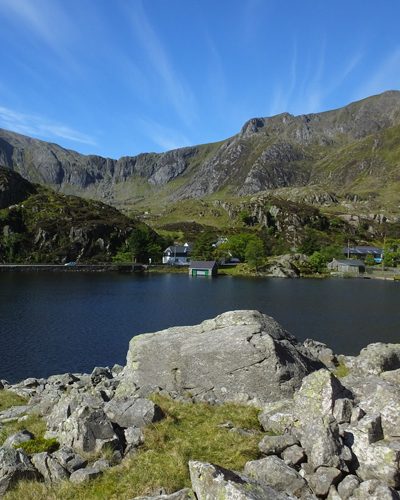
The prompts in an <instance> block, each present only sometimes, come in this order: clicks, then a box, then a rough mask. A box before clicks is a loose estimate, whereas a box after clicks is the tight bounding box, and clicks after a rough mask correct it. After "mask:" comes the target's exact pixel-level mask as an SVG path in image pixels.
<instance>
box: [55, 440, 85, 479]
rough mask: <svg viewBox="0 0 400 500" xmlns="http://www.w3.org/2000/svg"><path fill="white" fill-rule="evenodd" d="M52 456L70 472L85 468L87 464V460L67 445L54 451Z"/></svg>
mask: <svg viewBox="0 0 400 500" xmlns="http://www.w3.org/2000/svg"><path fill="white" fill-rule="evenodd" d="M52 457H53V458H54V459H56V460H57V462H58V463H59V464H60V465H61V466H62V467H63V468H64V469H66V470H67V471H68V472H69V473H70V474H72V473H73V472H75V471H77V470H79V469H83V468H84V467H86V465H87V460H85V459H84V458H82V457H81V456H80V455H78V454H77V453H75V452H74V450H73V449H72V448H68V447H66V446H63V447H62V448H60V449H59V450H57V451H55V452H54V453H52Z"/></svg>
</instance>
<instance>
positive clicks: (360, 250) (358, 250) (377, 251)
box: [343, 246, 383, 255]
mask: <svg viewBox="0 0 400 500" xmlns="http://www.w3.org/2000/svg"><path fill="white" fill-rule="evenodd" d="M347 252H350V253H352V254H359V255H364V254H369V253H370V254H373V255H381V254H382V252H383V250H382V248H378V247H370V246H356V247H349V248H347V247H345V248H343V253H344V254H347Z"/></svg>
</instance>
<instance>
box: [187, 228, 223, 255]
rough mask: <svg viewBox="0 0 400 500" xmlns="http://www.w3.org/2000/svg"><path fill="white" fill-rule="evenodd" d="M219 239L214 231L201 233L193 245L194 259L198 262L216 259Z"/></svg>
mask: <svg viewBox="0 0 400 500" xmlns="http://www.w3.org/2000/svg"><path fill="white" fill-rule="evenodd" d="M216 239H217V237H216V234H215V233H214V232H213V231H205V232H204V233H200V235H199V236H198V238H197V239H196V241H195V242H194V244H193V249H192V259H194V260H196V259H198V260H212V259H213V257H214V247H213V243H215V241H216Z"/></svg>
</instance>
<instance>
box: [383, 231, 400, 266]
mask: <svg viewBox="0 0 400 500" xmlns="http://www.w3.org/2000/svg"><path fill="white" fill-rule="evenodd" d="M383 263H384V265H385V266H387V267H397V265H398V264H399V263H400V240H399V239H394V238H391V239H388V240H386V242H385V246H384V249H383Z"/></svg>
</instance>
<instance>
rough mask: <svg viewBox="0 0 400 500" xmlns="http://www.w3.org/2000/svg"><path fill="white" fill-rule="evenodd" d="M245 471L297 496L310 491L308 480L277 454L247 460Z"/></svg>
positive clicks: (254, 477)
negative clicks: (250, 460)
mask: <svg viewBox="0 0 400 500" xmlns="http://www.w3.org/2000/svg"><path fill="white" fill-rule="evenodd" d="M244 473H245V474H246V475H247V476H249V477H251V478H252V479H255V480H257V481H259V482H261V483H265V484H267V485H268V486H271V487H272V488H274V489H275V490H277V491H280V492H284V493H287V494H290V495H294V496H296V497H300V496H302V495H305V494H306V493H310V490H309V488H308V486H307V483H306V481H305V480H304V479H303V478H302V477H301V476H300V474H299V473H298V472H297V471H296V470H295V469H292V467H289V466H288V465H286V464H285V462H284V461H283V460H281V459H280V458H278V457H276V456H270V457H266V458H262V459H261V460H254V461H252V462H247V463H246V465H245V467H244Z"/></svg>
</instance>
